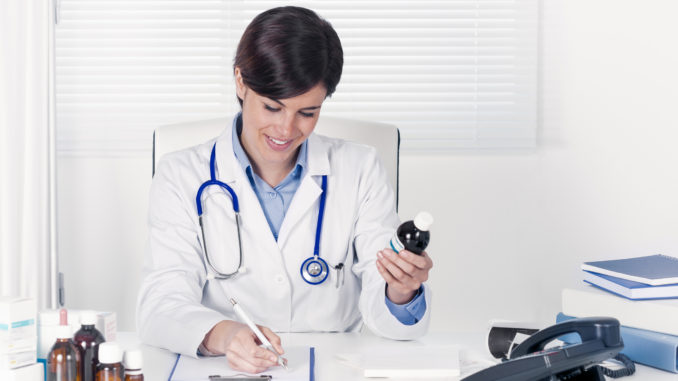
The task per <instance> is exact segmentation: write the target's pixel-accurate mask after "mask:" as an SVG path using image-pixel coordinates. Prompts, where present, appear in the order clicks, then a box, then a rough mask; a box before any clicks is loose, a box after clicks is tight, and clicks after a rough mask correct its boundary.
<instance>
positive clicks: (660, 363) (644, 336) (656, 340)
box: [556, 313, 678, 373]
mask: <svg viewBox="0 0 678 381" xmlns="http://www.w3.org/2000/svg"><path fill="white" fill-rule="evenodd" d="M570 319H574V317H572V316H568V315H565V314H563V313H559V314H558V316H557V317H556V322H557V323H560V322H563V321H566V320H570ZM620 332H621V337H622V340H623V341H624V349H623V350H622V351H621V353H623V354H625V355H627V356H629V358H630V359H631V360H633V361H634V362H637V363H639V364H643V365H648V366H652V367H655V368H659V369H662V370H666V371H669V372H672V373H678V368H677V364H676V359H677V358H678V336H671V335H665V334H662V333H659V332H653V331H647V330H643V329H637V328H631V327H625V326H621V329H620ZM560 339H561V340H562V341H564V342H565V343H568V344H574V343H577V342H579V337H578V336H577V335H567V336H566V337H565V336H563V337H561V338H560Z"/></svg>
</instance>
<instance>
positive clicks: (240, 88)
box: [233, 66, 247, 99]
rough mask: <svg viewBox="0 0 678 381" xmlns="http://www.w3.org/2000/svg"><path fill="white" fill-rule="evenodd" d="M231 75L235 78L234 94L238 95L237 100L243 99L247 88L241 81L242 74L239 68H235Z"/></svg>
mask: <svg viewBox="0 0 678 381" xmlns="http://www.w3.org/2000/svg"><path fill="white" fill-rule="evenodd" d="M233 75H234V76H235V93H236V94H237V95H238V98H240V99H245V94H246V93H247V86H245V82H244V81H243V79H242V72H241V71H240V68H239V67H237V66H236V67H235V70H234V72H233Z"/></svg>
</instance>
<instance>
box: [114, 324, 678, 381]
mask: <svg viewBox="0 0 678 381" xmlns="http://www.w3.org/2000/svg"><path fill="white" fill-rule="evenodd" d="M280 336H281V338H282V343H283V346H284V345H312V346H314V347H315V348H316V369H315V370H316V379H317V380H318V381H340V380H341V381H345V380H368V379H365V378H363V377H362V376H361V374H360V372H359V371H358V370H356V369H354V368H351V367H348V366H346V365H344V364H343V363H341V362H339V361H337V359H336V358H335V354H336V353H352V352H358V351H361V350H365V349H368V348H370V347H374V346H383V345H384V344H387V345H389V346H401V347H403V348H408V347H410V348H411V347H413V346H417V345H421V344H422V343H423V344H453V345H459V346H460V365H461V371H462V377H463V376H467V375H469V374H470V373H472V372H473V371H474V370H473V369H468V368H466V367H465V363H466V361H464V358H467V359H481V360H482V361H486V360H489V359H490V355H489V353H487V350H486V349H485V343H484V340H485V334H484V333H473V334H472V333H464V334H458V333H457V334H455V333H431V334H429V335H427V336H426V337H424V338H422V339H421V340H417V341H414V342H404V341H403V342H401V341H392V340H387V339H382V338H379V337H376V336H374V335H372V334H370V333H287V334H285V333H284V334H281V335H280ZM118 341H119V342H120V345H121V346H122V348H123V349H130V348H134V347H140V348H141V349H142V351H143V354H144V376H145V379H146V380H147V381H166V380H167V378H168V377H169V373H170V370H171V369H172V366H173V365H174V361H175V359H176V355H175V354H174V353H171V352H169V351H166V350H163V349H159V348H154V347H150V346H147V345H141V344H140V342H139V340H138V339H137V338H136V335H135V334H134V333H130V332H119V333H118ZM469 372H470V373H469ZM373 380H376V379H373ZM427 380H429V381H430V380H441V379H427ZM452 380H459V378H454V379H452ZM619 380H620V381H622V380H623V381H625V380H628V381H640V380H643V381H669V380H671V381H678V374H673V373H668V372H664V371H661V370H657V369H654V368H649V367H646V366H642V365H636V374H634V375H633V376H631V377H624V378H620V379H619ZM412 381H415V380H412Z"/></svg>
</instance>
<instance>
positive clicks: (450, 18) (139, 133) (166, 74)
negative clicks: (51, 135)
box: [56, 0, 538, 152]
mask: <svg viewBox="0 0 678 381" xmlns="http://www.w3.org/2000/svg"><path fill="white" fill-rule="evenodd" d="M290 4H291V5H300V6H305V7H308V8H311V9H314V10H315V11H316V12H317V13H318V14H320V15H321V16H322V17H324V18H326V19H327V20H329V21H330V22H331V23H332V25H333V26H334V28H335V29H336V30H337V33H338V34H339V37H340V38H341V41H342V45H343V48H344V55H345V57H344V60H345V64H344V73H343V76H342V80H341V82H340V83H339V86H338V87H337V91H336V93H335V94H334V95H333V96H332V98H330V99H328V100H327V101H326V102H325V105H324V106H323V113H327V114H331V115H335V116H342V117H347V118H353V119H365V120H374V121H382V122H388V123H393V124H395V125H397V126H398V127H399V128H400V130H401V135H402V148H403V150H405V151H426V152H430V151H447V150H450V149H465V148H488V147H509V148H516V147H534V145H535V141H536V104H537V102H536V92H537V83H536V80H537V74H536V73H537V67H536V61H537V14H538V12H537V0H513V1H509V0H445V1H384V0H372V1H370V0H344V1H328V0H322V1H320V0H317V1H292V2H283V1H273V0H268V1H263V0H262V1H255V0H134V1H126V0H61V6H60V8H61V9H60V21H59V24H58V26H57V30H56V75H57V76H56V79H57V84H56V91H57V95H56V100H57V128H58V136H59V145H58V146H59V149H60V151H62V152H63V151H83V150H84V151H96V152H116V151H121V150H122V151H134V150H149V149H150V146H149V139H150V135H151V133H152V131H153V129H154V128H155V127H156V126H158V125H162V124H168V123H179V122H184V121H192V120H199V119H208V118H215V117H221V116H229V115H232V114H233V113H234V112H236V111H237V110H238V108H239V106H238V104H237V102H236V98H235V95H234V94H235V88H234V85H233V78H232V63H233V56H234V52H235V47H236V45H237V42H238V40H239V38H240V36H241V34H242V32H243V30H244V29H245V27H246V26H247V24H248V23H249V22H250V20H251V19H252V18H253V17H254V16H256V15H257V14H258V13H260V12H261V11H263V10H266V9H269V8H272V7H276V6H281V5H290Z"/></svg>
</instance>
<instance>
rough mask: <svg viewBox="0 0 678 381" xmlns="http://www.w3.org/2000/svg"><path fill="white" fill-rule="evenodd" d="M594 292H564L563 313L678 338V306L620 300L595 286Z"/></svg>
mask: <svg viewBox="0 0 678 381" xmlns="http://www.w3.org/2000/svg"><path fill="white" fill-rule="evenodd" d="M588 288H590V289H591V291H580V290H573V289H567V288H566V289H564V290H563V294H562V311H563V313H564V314H565V315H569V316H580V317H587V316H612V317H614V318H616V319H618V320H619V322H620V323H621V324H622V325H624V326H627V327H633V328H640V329H646V330H649V331H656V332H661V333H666V334H669V335H678V324H676V323H675V322H676V321H678V304H674V305H669V304H662V303H660V302H654V301H649V300H630V299H625V298H620V297H619V296H616V295H613V294H610V293H608V292H606V291H602V290H598V289H596V288H595V287H593V286H589V287H588Z"/></svg>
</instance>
